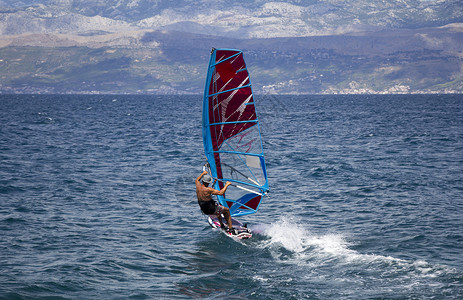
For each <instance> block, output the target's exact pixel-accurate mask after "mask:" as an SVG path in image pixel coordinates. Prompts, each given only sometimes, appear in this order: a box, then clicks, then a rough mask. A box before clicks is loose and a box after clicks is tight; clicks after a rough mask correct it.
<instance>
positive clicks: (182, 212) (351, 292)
mask: <svg viewBox="0 0 463 300" xmlns="http://www.w3.org/2000/svg"><path fill="white" fill-rule="evenodd" d="M256 98H257V102H258V109H259V113H260V114H259V115H260V118H261V129H262V134H263V137H264V148H265V153H266V157H267V169H268V173H269V180H270V187H271V193H270V197H269V198H268V199H267V200H266V202H265V203H263V204H262V205H261V207H260V208H261V209H260V211H259V213H258V214H255V215H251V216H248V217H246V218H243V219H242V220H243V221H245V222H248V223H249V225H250V227H251V228H253V229H254V231H255V232H256V234H255V235H254V237H253V238H252V239H251V240H247V241H243V242H236V241H234V240H232V239H230V238H227V237H226V236H225V235H223V234H220V233H218V232H215V231H213V230H212V229H210V228H209V226H208V225H207V222H206V220H205V217H204V216H203V215H202V214H201V213H200V210H199V208H198V207H197V203H196V199H195V191H194V179H195V178H196V176H198V175H199V173H200V172H201V171H202V170H201V166H202V164H203V162H204V154H203V148H202V137H201V127H200V126H201V101H202V99H201V96H184V97H177V96H165V97H157V96H24V95H23V96H8V95H2V96H0V107H1V109H0V124H1V127H0V203H1V207H0V235H1V239H0V270H1V271H0V298H7V299H34V298H51V297H54V298H58V299H59V298H66V299H96V298H98V297H101V298H105V299H119V298H120V299H128V298H135V299H157V298H168V299H177V298H184V299H191V298H207V299H405V298H407V299H408V298H411V299H443V298H445V299H458V298H460V299H461V298H462V297H463V236H462V235H463V172H462V171H463V96H461V95H459V96H458V95H447V96H438V95H433V96H429V95H419V96H418V95H415V96H409V95H407V96H406V95H403V96H299V97H291V96H260V97H256Z"/></svg>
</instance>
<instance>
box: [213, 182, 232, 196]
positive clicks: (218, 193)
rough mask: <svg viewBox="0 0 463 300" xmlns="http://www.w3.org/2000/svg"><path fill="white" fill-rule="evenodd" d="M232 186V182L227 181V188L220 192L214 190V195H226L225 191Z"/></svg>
mask: <svg viewBox="0 0 463 300" xmlns="http://www.w3.org/2000/svg"><path fill="white" fill-rule="evenodd" d="M230 184H231V182H230V181H227V183H225V186H224V187H223V188H222V189H221V190H220V191H218V190H216V189H212V190H213V191H212V195H223V194H225V191H226V190H227V189H228V186H229V185H230Z"/></svg>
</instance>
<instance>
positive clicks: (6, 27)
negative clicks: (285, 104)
mask: <svg viewBox="0 0 463 300" xmlns="http://www.w3.org/2000/svg"><path fill="white" fill-rule="evenodd" d="M108 2H109V1H104V0H87V1H83V0H60V1H59V0H51V1H46V0H23V1H6V0H0V92H3V93H8V92H13V93H16V92H18V93H27V92H37V93H201V92H202V89H203V85H204V77H205V73H206V68H207V63H208V55H209V51H210V49H211V47H217V48H220V47H231V48H239V49H242V50H244V52H245V57H246V60H247V62H248V67H249V69H250V73H251V76H252V81H253V85H254V89H255V91H257V92H260V93H293V94H298V93H433V92H437V93H449V92H450V93H460V92H463V79H462V78H463V62H462V57H463V23H461V22H462V20H463V10H462V6H463V5H462V4H461V3H460V1H453V0H435V1H434V0H369V1H367V0H357V1H353V0H346V1H338V0H327V1H321V0H308V1H302V0H293V1H285V2H268V1H261V0H255V1H249V0H247V1H246V0H236V1H222V0H218V1H206V0H197V1H190V0H180V1H175V2H173V1H165V0H119V1H114V3H115V4H112V5H110V4H108Z"/></svg>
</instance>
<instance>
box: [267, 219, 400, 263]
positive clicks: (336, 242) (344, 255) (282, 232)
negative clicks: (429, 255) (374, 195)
mask: <svg viewBox="0 0 463 300" xmlns="http://www.w3.org/2000/svg"><path fill="white" fill-rule="evenodd" d="M262 234H263V235H265V236H267V237H268V238H269V240H267V241H266V242H265V243H263V245H262V247H265V248H269V249H270V251H271V252H272V255H273V256H274V257H281V255H280V254H281V251H279V247H280V248H281V247H282V248H284V249H286V250H287V251H290V252H291V253H293V254H294V255H293V258H294V259H295V260H297V261H298V262H301V261H304V260H306V261H309V260H316V261H319V262H326V261H331V260H338V262H339V263H355V262H358V263H361V262H372V261H377V260H383V261H391V260H396V261H400V260H399V259H394V258H392V257H386V256H380V255H371V254H361V253H359V252H357V251H355V250H352V249H349V246H350V244H349V243H348V242H347V240H346V237H344V236H343V235H341V234H334V233H329V234H322V235H320V234H313V233H311V232H310V231H308V230H307V229H305V228H304V227H303V226H302V225H300V224H298V222H296V221H295V218H294V217H288V216H283V217H281V218H280V219H279V220H278V221H277V222H275V223H273V224H271V225H269V226H267V227H266V228H265V229H264V230H263V231H262Z"/></svg>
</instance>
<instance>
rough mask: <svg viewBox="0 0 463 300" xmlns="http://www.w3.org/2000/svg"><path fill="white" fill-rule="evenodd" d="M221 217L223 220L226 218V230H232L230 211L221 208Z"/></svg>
mask: <svg viewBox="0 0 463 300" xmlns="http://www.w3.org/2000/svg"><path fill="white" fill-rule="evenodd" d="M223 216H224V217H225V218H227V223H228V228H230V229H231V228H232V227H233V226H232V220H231V216H230V210H229V209H228V208H226V207H224V208H223Z"/></svg>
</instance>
